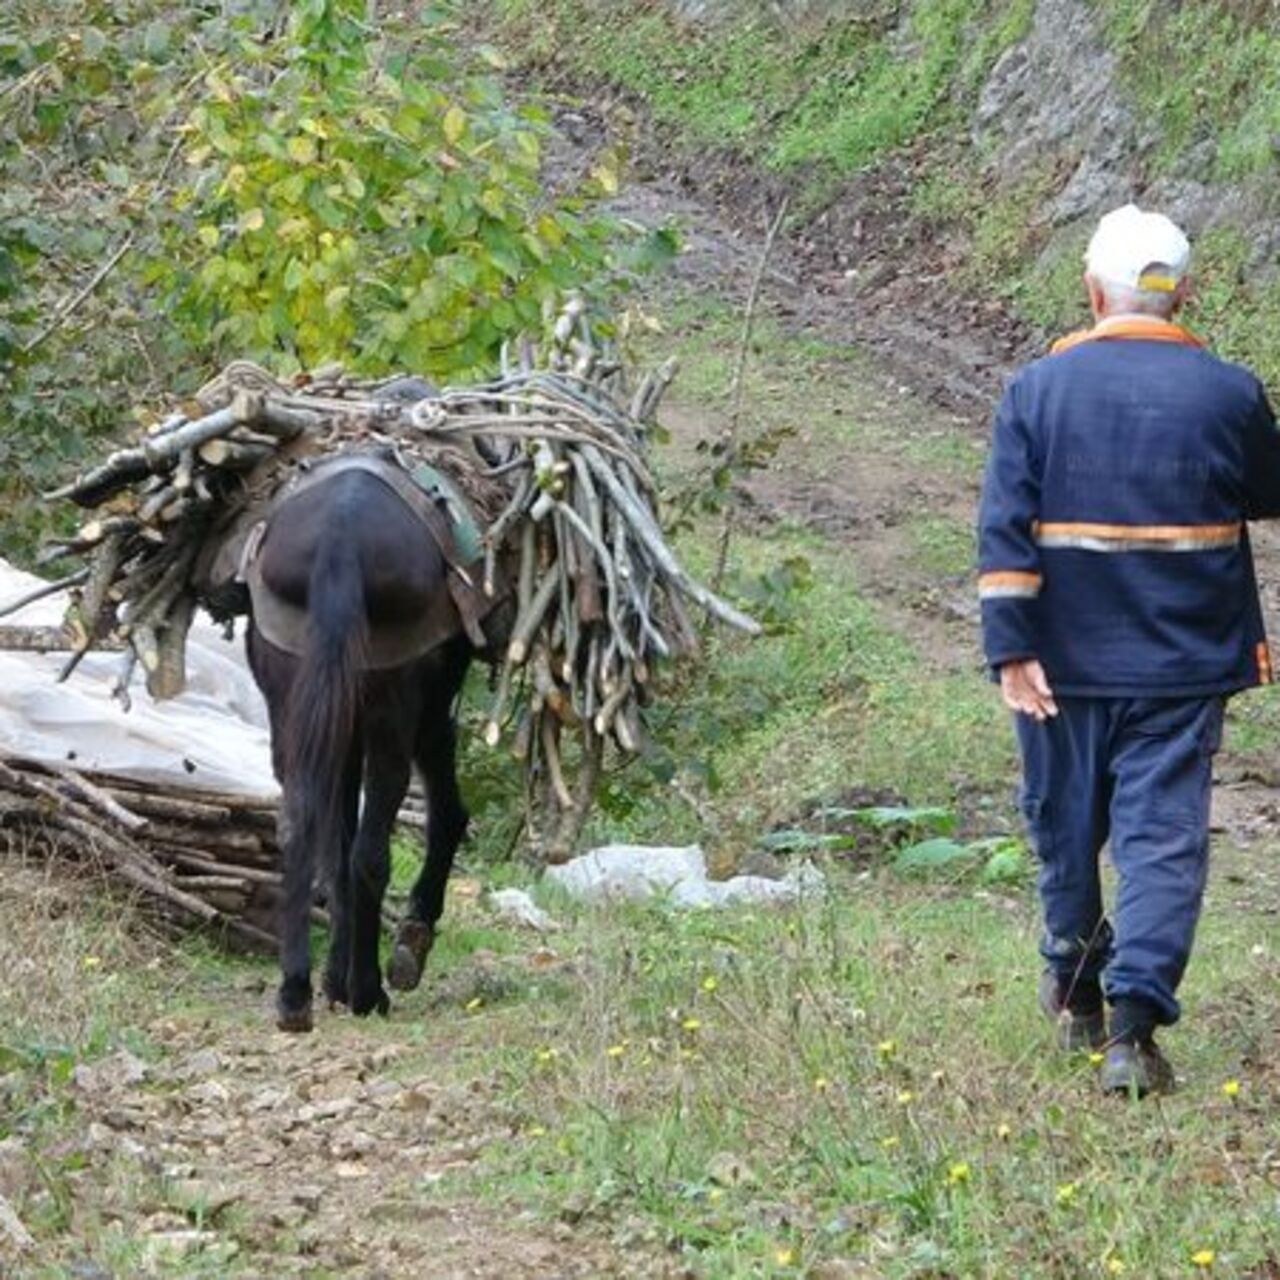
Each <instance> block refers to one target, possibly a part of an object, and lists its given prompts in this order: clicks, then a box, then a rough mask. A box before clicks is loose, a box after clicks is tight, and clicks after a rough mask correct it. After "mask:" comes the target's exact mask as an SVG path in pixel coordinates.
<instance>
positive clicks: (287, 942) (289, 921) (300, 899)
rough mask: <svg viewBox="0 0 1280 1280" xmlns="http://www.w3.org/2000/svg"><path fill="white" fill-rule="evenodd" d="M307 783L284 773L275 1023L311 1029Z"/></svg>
mask: <svg viewBox="0 0 1280 1280" xmlns="http://www.w3.org/2000/svg"><path fill="white" fill-rule="evenodd" d="M302 791H303V788H301V787H300V786H299V785H298V784H297V783H296V782H295V781H294V780H292V779H285V781H284V796H283V799H282V801H281V812H282V814H283V821H282V825H281V830H282V833H283V836H284V840H283V846H282V849H281V854H282V861H283V864H284V867H283V871H284V874H283V876H282V881H283V884H282V889H281V895H280V907H279V917H278V918H279V931H280V989H279V991H278V992H277V993H276V1025H277V1026H278V1027H279V1028H280V1030H281V1031H310V1030H311V1027H312V1018H311V898H312V893H313V891H314V885H315V870H316V859H315V849H314V847H313V846H312V845H311V843H310V841H309V840H307V839H306V837H305V835H304V823H303V821H302V815H301V813H300V812H299V808H300V806H301V804H302V803H303V796H302Z"/></svg>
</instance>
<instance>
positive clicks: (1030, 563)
mask: <svg viewBox="0 0 1280 1280" xmlns="http://www.w3.org/2000/svg"><path fill="white" fill-rule="evenodd" d="M1103 334H1108V335H1110V336H1105V337H1103V336H1100V335H1103ZM1193 341H1194V340H1191V339H1189V338H1187V336H1186V335H1185V334H1184V332H1183V331H1182V330H1180V329H1178V328H1177V327H1176V326H1174V325H1170V324H1166V323H1165V322H1159V321H1155V322H1153V321H1146V320H1144V321H1139V322H1137V323H1136V324H1135V323H1133V322H1130V321H1127V320H1114V321H1104V322H1103V324H1102V325H1101V326H1099V328H1098V329H1096V330H1094V331H1093V335H1092V336H1091V338H1090V340H1087V341H1077V342H1076V344H1075V345H1071V346H1070V349H1068V350H1064V351H1061V352H1060V353H1058V354H1054V355H1050V356H1046V357H1045V358H1044V359H1041V360H1036V361H1034V362H1033V363H1031V364H1029V365H1027V366H1026V367H1025V368H1023V369H1022V370H1021V371H1020V372H1019V373H1018V374H1017V375H1016V376H1015V377H1014V378H1013V379H1012V381H1011V382H1010V383H1009V385H1008V387H1007V388H1006V390H1005V393H1004V397H1003V399H1002V400H1001V403H1000V407H999V409H998V411H997V413H996V419H995V432H994V441H993V446H992V452H991V460H990V465H989V467H988V470H987V476H986V482H985V485H984V488H983V495H982V509H981V516H980V528H979V561H980V579H979V593H980V595H981V597H982V630H983V642H984V647H985V650H986V657H987V661H988V662H989V663H990V664H991V666H992V667H993V668H998V667H999V666H1001V665H1002V664H1003V663H1005V662H1009V661H1012V660H1015V659H1020V658H1031V657H1034V658H1038V659H1039V660H1040V661H1041V663H1042V664H1043V665H1044V668H1045V672H1046V675H1047V676H1048V679H1049V684H1050V687H1051V688H1052V689H1053V690H1054V692H1055V693H1058V694H1062V695H1066V696H1073V695H1074V696H1116V697H1207V696H1210V695H1214V694H1224V693H1229V692H1232V691H1235V690H1238V689H1243V688H1246V687H1248V686H1250V685H1254V684H1259V683H1269V682H1270V679H1271V662H1270V657H1269V654H1268V650H1267V645H1266V636H1265V633H1264V630H1263V625H1262V611H1261V608H1260V606H1259V603H1258V589H1257V582H1256V579H1255V578H1254V570H1253V558H1252V555H1251V554H1250V550H1249V538H1248V532H1247V529H1246V527H1245V521H1246V520H1250V519H1254V518H1258V517H1267V516H1278V515H1280V432H1277V430H1276V425H1275V419H1274V417H1273V415H1272V412H1271V408H1270V406H1269V404H1268V403H1267V397H1266V393H1265V392H1264V391H1263V389H1262V386H1261V384H1260V383H1259V381H1258V379H1257V378H1255V377H1254V376H1253V374H1251V373H1250V372H1248V370H1246V369H1243V368H1240V367H1238V366H1236V365H1231V364H1227V363H1226V362H1224V361H1222V360H1218V359H1216V358H1215V357H1214V356H1212V355H1211V354H1209V352H1207V351H1205V350H1203V349H1202V348H1201V347H1199V345H1192V342H1193Z"/></svg>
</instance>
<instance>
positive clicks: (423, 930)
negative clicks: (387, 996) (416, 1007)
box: [387, 920, 436, 991]
mask: <svg viewBox="0 0 1280 1280" xmlns="http://www.w3.org/2000/svg"><path fill="white" fill-rule="evenodd" d="M435 940H436V931H435V929H434V928H433V927H432V926H431V925H429V924H424V923H423V922H422V921H421V920H402V921H401V922H400V927H399V928H398V929H397V930H396V942H395V946H394V947H393V948H392V949H391V961H390V963H389V964H388V965H387V981H388V982H389V983H390V984H391V986H392V988H393V989H394V990H396V991H413V990H414V989H415V988H416V987H417V985H418V983H420V982H421V981H422V971H423V969H424V968H425V967H426V964H427V954H428V953H429V952H430V950H431V947H432V944H433V943H434V942H435Z"/></svg>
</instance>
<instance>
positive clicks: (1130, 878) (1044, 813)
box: [979, 205, 1280, 1095]
mask: <svg viewBox="0 0 1280 1280" xmlns="http://www.w3.org/2000/svg"><path fill="white" fill-rule="evenodd" d="M1189 259H1190V248H1189V246H1188V244H1187V240H1186V237H1185V236H1184V235H1183V233H1182V232H1181V231H1180V230H1179V229H1178V228H1177V227H1176V226H1175V225H1174V224H1173V223H1172V222H1170V221H1169V220H1168V219H1167V218H1165V217H1163V216H1161V215H1159V214H1156V213H1147V212H1142V211H1140V210H1139V209H1137V208H1135V207H1134V206H1133V205H1127V206H1126V207H1124V208H1122V209H1117V210H1115V211H1114V212H1112V213H1109V214H1107V216H1106V217H1104V218H1103V219H1102V221H1101V223H1100V224H1099V226H1098V228H1097V231H1096V233H1095V235H1094V236H1093V239H1092V241H1091V242H1090V244H1089V249H1088V253H1087V254H1086V272H1085V285H1086V287H1087V289H1088V292H1089V302H1090V305H1091V307H1092V309H1093V314H1094V318H1095V321H1096V324H1095V327H1094V328H1092V329H1091V330H1089V331H1087V332H1084V333H1080V334H1075V335H1072V336H1071V337H1070V338H1066V339H1063V340H1062V341H1060V342H1059V343H1058V344H1057V345H1056V346H1055V347H1054V350H1053V353H1052V354H1050V355H1049V356H1047V357H1045V358H1044V359H1041V360H1037V361H1035V362H1033V363H1032V364H1030V365H1028V366H1027V367H1025V368H1024V369H1022V370H1021V371H1020V372H1019V373H1018V374H1017V375H1016V376H1015V377H1014V378H1013V380H1012V381H1011V382H1010V384H1009V386H1008V388H1007V389H1006V391H1005V394H1004V397H1003V399H1002V401H1001V403H1000V407H999V409H998V411H997V413H996V419H995V431H994V442H993V449H992V454H991V461H990V466H989V469H988V472H987V477H986V483H985V487H984V491H983V497H982V510H981V517H980V530H979V538H980V548H979V552H980V569H981V577H980V583H979V590H980V595H981V598H982V623H983V639H984V645H985V649H986V657H987V660H988V662H989V663H990V665H991V667H992V669H993V670H994V671H995V672H998V675H999V681H1000V687H1001V691H1002V693H1003V696H1004V701H1005V703H1006V704H1007V705H1008V706H1009V707H1010V708H1011V709H1012V710H1013V711H1014V712H1016V713H1017V714H1016V725H1017V733H1018V740H1019V745H1020V747H1021V751H1022V761H1023V783H1024V786H1023V810H1024V813H1025V816H1026V819H1027V822H1028V825H1029V827H1030V831H1031V836H1032V840H1033V842H1034V844H1035V847H1036V852H1037V855H1038V858H1039V862H1040V868H1041V870H1040V896H1041V903H1042V906H1043V910H1044V923H1045V932H1044V939H1043V943H1042V947H1041V954H1042V955H1043V956H1044V959H1045V962H1046V964H1047V970H1046V972H1045V975H1044V978H1043V979H1042V982H1041V988H1040V1002H1041V1005H1042V1007H1043V1008H1044V1010H1045V1011H1046V1013H1048V1014H1049V1016H1050V1017H1051V1018H1053V1019H1054V1020H1055V1021H1056V1022H1057V1024H1058V1042H1059V1044H1060V1045H1061V1046H1062V1047H1064V1048H1070V1049H1076V1048H1084V1047H1093V1048H1103V1047H1104V1046H1105V1048H1106V1057H1105V1061H1104V1064H1103V1068H1102V1073H1101V1076H1102V1086H1103V1088H1104V1089H1105V1090H1108V1091H1114V1092H1121V1093H1136V1094H1138V1095H1142V1094H1145V1093H1148V1092H1151V1091H1156V1090H1163V1089H1168V1088H1171V1087H1172V1084H1173V1072H1172V1069H1171V1068H1170V1066H1169V1063H1168V1061H1167V1060H1166V1059H1165V1058H1164V1056H1163V1055H1162V1054H1161V1052H1160V1051H1159V1049H1158V1048H1157V1047H1156V1044H1155V1039H1154V1033H1155V1030H1156V1028H1157V1027H1160V1026H1167V1025H1169V1024H1172V1023H1174V1022H1176V1021H1177V1019H1178V1015H1179V1006H1178V1000H1177V990H1178V984H1179V982H1180V981H1181V979H1182V975H1183V972H1184V970H1185V968H1186V965H1187V960H1188V958H1189V956H1190V953H1191V944H1192V938H1193V935H1194V932H1195V926H1196V920H1197V917H1198V915H1199V911H1200V903H1201V898H1202V896H1203V893H1204V886H1205V878H1206V873H1207V868H1208V853H1209V793H1210V783H1211V765H1212V757H1213V754H1214V752H1215V751H1216V750H1217V748H1218V745H1219V741H1220V737H1221V732H1222V718H1223V705H1224V701H1225V699H1226V697H1227V696H1228V695H1229V694H1232V693H1235V692H1237V691H1238V690H1241V689H1244V688H1247V687H1249V686H1251V685H1256V684H1262V683H1268V682H1269V681H1270V679H1271V660H1270V656H1269V653H1268V650H1267V644H1266V638H1265V635H1264V632H1263V626H1262V614H1261V609H1260V607H1259V603H1258V594H1257V584H1256V582H1255V579H1254V571H1253V561H1252V558H1251V555H1250V550H1249V539H1248V534H1247V531H1246V528H1245V521H1246V520H1249V519H1252V518H1255V517H1261V516H1276V515H1280V433H1277V431H1276V427H1275V421H1274V419H1273V417H1272V413H1271V409H1270V407H1269V405H1268V403H1267V398H1266V394H1265V393H1264V391H1263V389H1262V386H1261V385H1260V383H1259V382H1258V380H1257V379H1256V378H1255V377H1254V376H1253V375H1252V374H1251V373H1249V372H1248V371H1246V370H1245V369H1242V368H1239V367H1237V366H1234V365H1230V364H1226V363H1224V362H1223V361H1220V360H1218V359H1215V358H1214V357H1213V356H1212V355H1210V354H1209V352H1208V351H1206V350H1205V349H1204V347H1203V345H1202V343H1201V342H1200V341H1199V340H1198V339H1197V338H1195V337H1193V336H1192V335H1191V334H1190V333H1188V332H1187V331H1186V330H1185V329H1183V328H1181V327H1180V326H1179V325H1177V324H1176V323H1175V322H1174V319H1173V317H1174V316H1175V314H1176V313H1177V311H1178V309H1179V307H1180V306H1181V305H1182V302H1183V300H1184V298H1185V297H1186V292H1187V267H1188V264H1189ZM1108 838H1109V839H1110V842H1111V857H1112V861H1113V863H1114V864H1115V867H1116V871H1117V876H1118V891H1117V895H1116V903H1115V913H1114V916H1115V924H1114V929H1113V927H1112V925H1111V924H1110V923H1109V922H1108V920H1107V917H1106V915H1105V914H1104V911H1103V903H1102V893H1101V886H1100V882H1099V867H1098V859H1099V854H1100V852H1101V849H1102V846H1103V844H1104V843H1105V842H1106V841H1107V840H1108ZM1104 995H1105V1004H1104ZM1106 1004H1109V1005H1110V1011H1111V1014H1110V1028H1109V1030H1108V1027H1107V1017H1106V1009H1105V1005H1106Z"/></svg>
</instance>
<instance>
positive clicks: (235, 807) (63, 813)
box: [0, 755, 280, 951]
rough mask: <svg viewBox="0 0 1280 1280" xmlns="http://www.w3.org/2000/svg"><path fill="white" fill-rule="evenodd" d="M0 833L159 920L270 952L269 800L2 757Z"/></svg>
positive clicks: (274, 857)
mask: <svg viewBox="0 0 1280 1280" xmlns="http://www.w3.org/2000/svg"><path fill="white" fill-rule="evenodd" d="M0 833H2V835H3V839H4V840H5V842H6V843H7V845H8V846H9V848H10V849H12V850H15V851H18V852H21V853H24V854H25V855H26V856H29V857H48V856H51V855H61V856H66V857H68V858H70V859H73V860H74V861H75V862H77V863H80V864H82V865H87V866H88V867H90V868H95V869H101V871H102V872H103V874H104V875H105V876H106V877H107V878H108V879H109V880H110V881H112V882H113V883H116V884H119V885H121V886H122V887H124V888H125V889H127V890H128V891H129V892H130V893H133V894H137V895H139V896H140V897H141V898H142V899H143V900H144V901H145V902H146V903H147V904H148V905H149V906H150V907H151V908H152V909H153V910H154V911H155V913H156V914H158V915H159V916H160V917H161V918H163V919H166V920H169V921H172V922H173V923H175V924H178V925H181V926H184V927H190V926H195V927H199V928H203V929H206V930H209V931H210V932H212V933H213V934H214V935H215V936H217V937H218V938H220V939H222V940H224V941H226V942H228V943H231V944H234V945H235V946H238V947H240V948H243V949H247V950H254V951H271V950H273V949H274V948H275V945H276V939H275V906H276V900H277V897H278V895H279V889H280V874H279V871H278V863H279V848H278V846H277V844H276V801H275V800H274V799H273V798H272V797H270V796H261V797H253V796H243V795H236V794H226V795H224V794H221V793H218V792H211V791H200V790H195V789H189V788H179V787H175V786H173V785H171V784H169V785H166V786H164V787H163V788H161V787H157V786H154V785H150V784H145V783H141V782H137V781H131V780H129V779H125V778H118V777H113V776H112V775H110V774H97V773H92V774H91V773H81V772H79V771H76V770H73V769H70V768H68V767H65V766H52V765H46V764H40V763H37V762H36V761H33V760H27V759H24V758H22V757H18V756H10V755H4V756H0Z"/></svg>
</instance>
